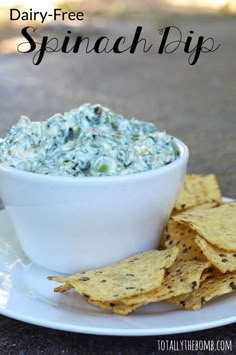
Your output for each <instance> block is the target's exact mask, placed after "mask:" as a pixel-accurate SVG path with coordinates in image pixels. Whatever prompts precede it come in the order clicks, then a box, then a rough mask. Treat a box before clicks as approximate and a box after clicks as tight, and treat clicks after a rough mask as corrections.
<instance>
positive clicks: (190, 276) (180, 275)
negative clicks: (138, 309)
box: [122, 260, 210, 306]
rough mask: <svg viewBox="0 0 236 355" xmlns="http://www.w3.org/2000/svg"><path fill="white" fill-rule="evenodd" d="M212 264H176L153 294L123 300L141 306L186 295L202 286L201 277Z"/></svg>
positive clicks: (190, 262)
mask: <svg viewBox="0 0 236 355" xmlns="http://www.w3.org/2000/svg"><path fill="white" fill-rule="evenodd" d="M209 266H210V263H208V262H206V263H204V262H203V263H202V262H199V261H194V260H193V261H179V262H175V263H174V264H173V265H172V266H171V268H170V269H168V271H166V276H165V278H164V280H163V282H162V284H161V286H160V287H159V288H157V289H155V290H153V291H151V292H147V293H145V294H142V295H138V296H133V297H129V298H126V299H123V300H122V302H123V303H125V304H127V305H134V304H138V305H139V306H141V305H144V304H148V303H151V302H158V301H163V300H166V299H168V298H170V297H173V296H178V295H182V294H186V293H187V292H190V291H193V290H195V289H197V288H198V287H199V285H200V279H201V275H202V272H203V270H204V269H206V268H208V267H209Z"/></svg>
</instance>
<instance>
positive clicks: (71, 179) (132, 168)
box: [0, 104, 188, 273]
mask: <svg viewBox="0 0 236 355" xmlns="http://www.w3.org/2000/svg"><path fill="white" fill-rule="evenodd" d="M0 156H1V160H0V196H1V198H2V200H3V203H4V205H5V208H6V210H7V211H8V212H9V215H10V217H11V219H12V222H13V224H14V226H15V229H16V232H17V235H18V237H19V240H20V242H21V245H22V248H23V249H24V251H25V253H26V254H27V255H28V256H29V257H30V258H31V259H32V260H33V261H34V262H36V263H38V264H40V265H41V266H44V267H46V268H48V269H50V270H53V271H56V272H61V273H75V272H79V271H83V270H86V269H90V268H95V267H101V266H105V265H107V264H109V263H113V262H116V261H119V260H120V259H122V258H125V257H127V256H129V255H132V254H135V253H139V252H141V251H145V250H148V249H153V248H156V247H157V246H158V243H159V238H160V234H161V232H162V229H163V227H164V225H165V223H166V221H167V219H168V217H169V214H170V212H171V210H172V207H173V205H174V202H175V199H176V197H177V195H178V193H179V190H180V188H181V184H182V181H183V178H184V175H185V172H186V167H187V161H188V149H187V147H186V146H185V144H184V143H182V142H181V141H180V140H178V139H176V138H173V137H171V136H169V135H167V133H166V132H159V131H158V130H157V129H156V127H155V126H154V125H153V124H151V123H146V122H141V121H138V120H135V119H132V120H126V119H124V118H123V117H122V116H121V115H116V114H114V113H113V112H111V111H110V110H109V109H107V108H105V107H102V106H100V105H94V106H91V105H89V104H85V105H83V106H81V107H80V108H79V109H74V110H72V111H70V112H69V113H65V114H64V115H61V114H56V115H54V116H53V117H51V118H50V119H48V120H47V121H45V122H41V123H40V122H31V121H30V120H29V119H28V118H26V117H23V118H21V120H20V121H19V122H18V124H16V125H15V126H13V127H12V128H11V129H10V130H9V133H8V135H7V137H6V138H5V139H3V140H2V141H1V142H0Z"/></svg>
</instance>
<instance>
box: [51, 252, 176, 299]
mask: <svg viewBox="0 0 236 355" xmlns="http://www.w3.org/2000/svg"><path fill="white" fill-rule="evenodd" d="M177 254H178V248H176V247H175V248H172V249H168V250H152V251H150V252H145V253H141V254H137V255H134V256H132V257H130V258H128V259H125V260H123V261H122V262H119V263H117V264H113V265H110V266H107V267H104V268H100V269H96V270H90V271H87V272H83V273H78V274H76V275H72V276H68V277H54V276H50V277H49V279H50V280H54V281H58V282H63V283H65V284H66V285H65V286H64V289H63V291H66V290H67V289H69V288H75V290H76V291H77V292H79V293H80V294H81V295H82V296H83V297H84V298H86V299H90V300H93V301H100V302H104V301H108V302H112V301H117V300H120V299H122V298H125V297H128V296H133V295H137V294H140V293H144V292H148V291H151V290H153V289H155V288H157V287H159V286H160V285H161V282H162V280H163V278H164V268H168V267H170V266H171V265H172V264H173V263H174V261H175V259H176V257H177ZM67 284H68V286H67ZM56 291H59V290H58V289H57V290H56Z"/></svg>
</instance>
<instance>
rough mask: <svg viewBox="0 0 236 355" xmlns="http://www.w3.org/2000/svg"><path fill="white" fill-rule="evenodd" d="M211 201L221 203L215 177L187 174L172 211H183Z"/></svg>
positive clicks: (211, 175) (212, 175)
mask: <svg viewBox="0 0 236 355" xmlns="http://www.w3.org/2000/svg"><path fill="white" fill-rule="evenodd" d="M212 201H213V202H214V201H221V192H220V188H219V184H218V182H217V179H216V177H215V175H214V174H209V175H206V176H202V175H197V174H187V175H186V176H185V179H184V182H183V185H182V188H181V191H180V194H179V196H178V198H177V200H176V202H175V206H174V210H175V211H183V210H186V209H188V208H191V207H193V206H197V205H201V204H203V203H206V202H212Z"/></svg>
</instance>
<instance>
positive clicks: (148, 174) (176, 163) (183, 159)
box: [0, 136, 189, 184]
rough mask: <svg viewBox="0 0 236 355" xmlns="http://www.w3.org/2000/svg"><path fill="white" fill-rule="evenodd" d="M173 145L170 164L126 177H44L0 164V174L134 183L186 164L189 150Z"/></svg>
mask: <svg viewBox="0 0 236 355" xmlns="http://www.w3.org/2000/svg"><path fill="white" fill-rule="evenodd" d="M172 138H173V143H174V144H175V145H176V147H177V149H178V150H179V152H180V155H179V157H178V158H177V159H176V160H174V161H173V162H171V163H170V164H167V165H164V166H161V167H159V168H155V169H152V170H147V171H142V172H137V173H132V174H126V175H111V176H107V175H106V176H85V177H81V178H80V177H79V178H78V177H75V176H58V175H45V174H39V173H33V172H29V171H24V170H19V169H17V168H14V167H10V166H7V165H6V164H4V163H0V173H1V171H3V172H5V173H9V174H10V175H13V176H16V177H19V178H20V179H24V180H35V181H40V182H55V183H60V182H61V183H72V184H87V183H96V184H97V183H98V184H100V183H105V182H106V183H109V182H110V183H113V182H121V181H124V182H126V181H127V182H128V181H130V180H131V181H132V180H133V181H135V180H140V179H145V178H148V177H150V178H151V177H153V176H159V175H163V174H165V173H167V172H168V171H170V170H173V169H174V168H176V167H178V166H179V165H181V164H182V163H184V162H186V163H187V162H188V158H189V149H188V147H187V146H186V144H185V143H184V142H182V141H181V140H180V139H178V138H176V137H174V136H172Z"/></svg>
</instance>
